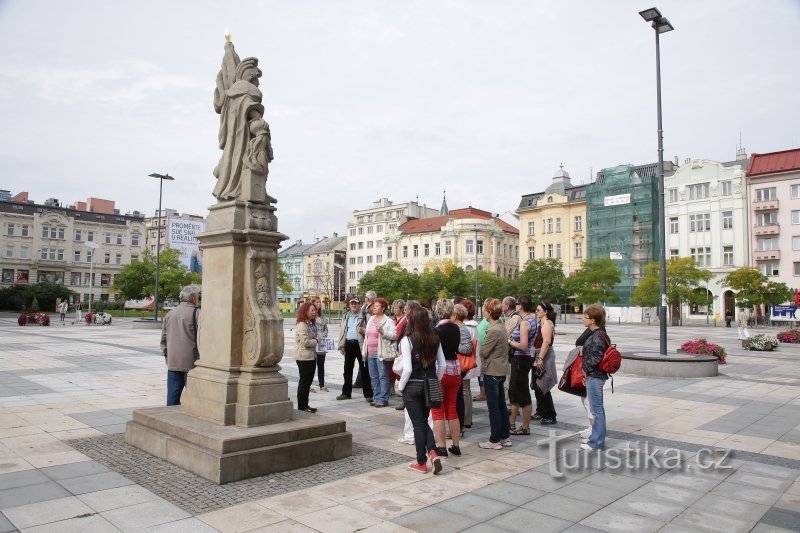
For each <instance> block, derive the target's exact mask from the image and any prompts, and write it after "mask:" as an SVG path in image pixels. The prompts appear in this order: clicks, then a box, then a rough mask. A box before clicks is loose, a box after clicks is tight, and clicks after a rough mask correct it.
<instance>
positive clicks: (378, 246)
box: [375, 239, 383, 248]
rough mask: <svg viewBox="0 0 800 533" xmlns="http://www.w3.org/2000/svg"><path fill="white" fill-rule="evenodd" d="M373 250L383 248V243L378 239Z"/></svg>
mask: <svg viewBox="0 0 800 533" xmlns="http://www.w3.org/2000/svg"><path fill="white" fill-rule="evenodd" d="M375 248H383V241H382V240H380V239H378V240H377V241H375Z"/></svg>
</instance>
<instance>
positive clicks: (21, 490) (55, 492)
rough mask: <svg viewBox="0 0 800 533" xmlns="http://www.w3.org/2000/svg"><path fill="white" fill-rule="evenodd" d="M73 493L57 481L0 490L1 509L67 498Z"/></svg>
mask: <svg viewBox="0 0 800 533" xmlns="http://www.w3.org/2000/svg"><path fill="white" fill-rule="evenodd" d="M67 496H71V494H70V493H69V492H68V491H67V490H66V489H64V487H62V486H61V485H59V484H58V483H56V482H55V481H47V482H45V483H37V484H35V485H25V486H24V487H15V488H12V489H5V490H2V491H0V509H8V508H10V507H19V506H20V505H26V504H29V503H36V502H43V501H47V500H55V499H57V498H66V497H67Z"/></svg>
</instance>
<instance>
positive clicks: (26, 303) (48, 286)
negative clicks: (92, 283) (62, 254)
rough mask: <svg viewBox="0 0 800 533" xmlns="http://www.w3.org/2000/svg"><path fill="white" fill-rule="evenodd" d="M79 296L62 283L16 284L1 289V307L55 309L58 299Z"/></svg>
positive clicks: (11, 308)
mask: <svg viewBox="0 0 800 533" xmlns="http://www.w3.org/2000/svg"><path fill="white" fill-rule="evenodd" d="M77 296H78V295H77V294H76V293H74V292H72V291H71V290H69V288H67V286H66V285H63V284H61V283H47V282H42V283H30V284H15V285H11V286H9V287H6V288H4V289H0V309H8V310H13V311H21V310H22V309H33V308H34V307H35V308H36V309H34V310H37V311H38V310H39V308H41V309H44V310H46V311H50V310H54V309H55V307H56V300H57V299H59V298H60V299H62V300H69V299H70V298H73V299H74V298H76V297H77Z"/></svg>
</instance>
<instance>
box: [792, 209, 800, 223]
mask: <svg viewBox="0 0 800 533" xmlns="http://www.w3.org/2000/svg"><path fill="white" fill-rule="evenodd" d="M792 224H800V211H792Z"/></svg>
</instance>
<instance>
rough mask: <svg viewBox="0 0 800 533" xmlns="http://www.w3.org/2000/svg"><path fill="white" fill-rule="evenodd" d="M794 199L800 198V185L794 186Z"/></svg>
mask: <svg viewBox="0 0 800 533" xmlns="http://www.w3.org/2000/svg"><path fill="white" fill-rule="evenodd" d="M792 198H800V184H797V185H792Z"/></svg>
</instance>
